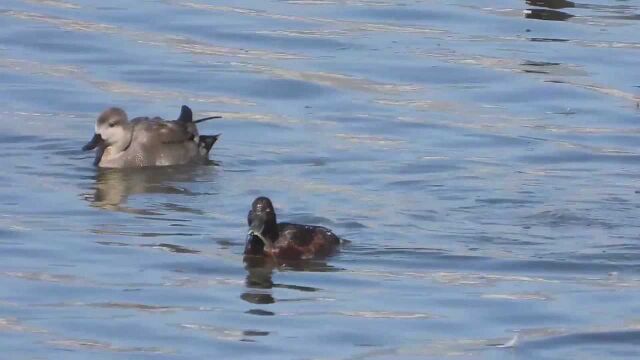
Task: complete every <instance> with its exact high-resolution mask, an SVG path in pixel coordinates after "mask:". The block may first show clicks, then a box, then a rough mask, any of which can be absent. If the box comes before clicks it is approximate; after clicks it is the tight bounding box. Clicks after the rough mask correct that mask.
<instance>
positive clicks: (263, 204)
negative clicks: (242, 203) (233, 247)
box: [244, 196, 278, 255]
mask: <svg viewBox="0 0 640 360" xmlns="http://www.w3.org/2000/svg"><path fill="white" fill-rule="evenodd" d="M247 223H248V225H249V232H248V234H247V242H246V245H245V249H244V253H245V255H263V254H264V253H265V252H270V251H271V250H272V248H273V243H274V242H275V241H276V240H277V239H278V223H277V221H276V211H275V210H274V208H273V204H272V203H271V200H269V198H267V197H264V196H261V197H258V198H256V199H255V200H253V203H252V204H251V210H250V211H249V215H248V216H247Z"/></svg>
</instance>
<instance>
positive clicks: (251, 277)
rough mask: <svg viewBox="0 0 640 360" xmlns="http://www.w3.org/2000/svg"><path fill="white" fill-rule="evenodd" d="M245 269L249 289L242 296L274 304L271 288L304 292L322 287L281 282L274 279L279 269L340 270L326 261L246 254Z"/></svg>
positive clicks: (247, 300) (249, 299) (250, 300)
mask: <svg viewBox="0 0 640 360" xmlns="http://www.w3.org/2000/svg"><path fill="white" fill-rule="evenodd" d="M244 263H245V269H246V270H247V277H246V279H245V286H246V288H247V291H245V292H243V293H242V294H241V295H240V298H241V299H242V300H244V301H246V302H248V303H251V304H273V303H275V302H276V299H275V298H274V297H273V295H272V294H271V291H270V290H271V289H274V288H284V289H290V290H297V291H302V292H316V291H319V290H320V289H318V288H314V287H310V286H300V285H290V284H280V283H275V282H274V281H273V273H274V271H275V270H279V271H312V272H330V271H340V269H338V268H336V267H333V266H331V265H328V264H327V263H326V262H324V261H294V262H286V263H284V262H280V261H278V260H276V259H275V258H272V257H260V256H245V257H244Z"/></svg>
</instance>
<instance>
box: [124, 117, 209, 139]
mask: <svg viewBox="0 0 640 360" xmlns="http://www.w3.org/2000/svg"><path fill="white" fill-rule="evenodd" d="M131 122H132V123H134V126H135V134H134V137H135V139H134V141H139V142H143V143H147V144H149V143H160V144H181V143H185V142H189V141H194V140H195V138H196V137H197V136H198V129H197V128H196V125H195V124H194V123H193V122H184V121H180V120H175V121H166V120H163V119H162V118H158V117H156V118H135V119H133V120H131Z"/></svg>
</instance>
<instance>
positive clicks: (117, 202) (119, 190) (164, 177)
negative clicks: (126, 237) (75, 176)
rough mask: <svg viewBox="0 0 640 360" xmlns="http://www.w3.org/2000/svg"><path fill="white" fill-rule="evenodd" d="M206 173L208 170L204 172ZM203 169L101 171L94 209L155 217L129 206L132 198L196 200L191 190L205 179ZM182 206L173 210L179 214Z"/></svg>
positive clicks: (163, 168) (97, 172)
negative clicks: (190, 185)
mask: <svg viewBox="0 0 640 360" xmlns="http://www.w3.org/2000/svg"><path fill="white" fill-rule="evenodd" d="M204 169H206V167H205V168H204ZM202 174H203V167H202V166H193V165H189V166H167V167H160V168H135V169H103V168H97V169H96V175H95V192H94V194H93V196H88V197H87V198H88V201H90V203H91V206H95V207H98V208H101V209H105V210H115V211H124V212H130V213H136V214H140V215H153V214H154V213H153V212H150V211H146V210H143V209H131V208H127V207H126V206H125V205H126V203H127V199H128V198H129V196H131V195H136V194H177V195H187V196H196V195H197V194H195V193H193V192H192V191H190V190H189V189H188V188H187V187H184V186H180V184H188V183H190V182H193V181H195V180H196V178H197V177H198V176H202ZM177 207H179V206H178V205H174V206H173V210H176V211H179V210H180V209H178V208H177Z"/></svg>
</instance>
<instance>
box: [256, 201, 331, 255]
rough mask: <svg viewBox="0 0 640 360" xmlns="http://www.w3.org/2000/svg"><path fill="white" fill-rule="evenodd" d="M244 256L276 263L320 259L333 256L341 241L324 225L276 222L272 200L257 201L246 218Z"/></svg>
mask: <svg viewBox="0 0 640 360" xmlns="http://www.w3.org/2000/svg"><path fill="white" fill-rule="evenodd" d="M247 223H248V225H249V232H248V234H247V239H246V244H245V248H244V255H245V256H261V257H271V258H274V259H276V260H308V259H322V258H326V257H328V256H330V255H333V254H335V253H336V252H337V251H338V249H339V247H340V244H341V239H340V238H339V237H338V236H337V235H335V234H334V233H333V231H331V230H330V229H327V228H326V227H323V226H314V225H301V224H292V223H284V222H281V223H278V222H277V219H276V212H275V209H274V208H273V203H272V202H271V199H269V198H268V197H265V196H260V197H258V198H256V199H255V200H254V201H253V203H252V204H251V210H250V211H249V214H248V215H247Z"/></svg>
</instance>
